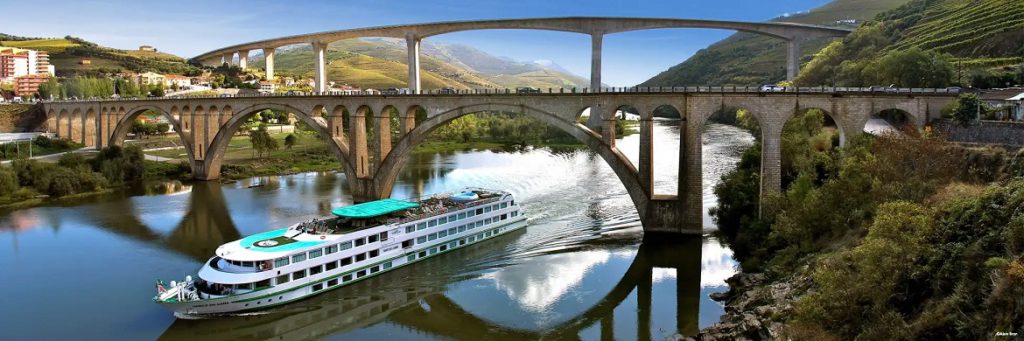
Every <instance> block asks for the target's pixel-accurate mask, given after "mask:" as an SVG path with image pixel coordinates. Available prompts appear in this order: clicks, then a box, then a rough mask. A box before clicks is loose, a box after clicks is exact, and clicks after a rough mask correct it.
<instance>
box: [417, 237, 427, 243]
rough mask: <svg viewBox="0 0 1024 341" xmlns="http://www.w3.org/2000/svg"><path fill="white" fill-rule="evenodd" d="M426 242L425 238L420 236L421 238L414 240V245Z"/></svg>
mask: <svg viewBox="0 0 1024 341" xmlns="http://www.w3.org/2000/svg"><path fill="white" fill-rule="evenodd" d="M426 242H427V236H422V237H419V238H416V243H417V244H423V243H426Z"/></svg>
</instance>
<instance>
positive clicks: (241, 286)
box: [235, 283, 252, 290]
mask: <svg viewBox="0 0 1024 341" xmlns="http://www.w3.org/2000/svg"><path fill="white" fill-rule="evenodd" d="M235 289H238V290H252V283H242V284H237V285H235Z"/></svg>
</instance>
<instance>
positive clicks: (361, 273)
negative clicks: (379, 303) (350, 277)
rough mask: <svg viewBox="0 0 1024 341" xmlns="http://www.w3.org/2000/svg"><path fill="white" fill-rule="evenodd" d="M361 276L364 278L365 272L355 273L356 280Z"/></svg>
mask: <svg viewBox="0 0 1024 341" xmlns="http://www.w3.org/2000/svg"><path fill="white" fill-rule="evenodd" d="M363 276H366V270H359V272H357V273H356V278H359V277H363Z"/></svg>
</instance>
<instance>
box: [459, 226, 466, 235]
mask: <svg viewBox="0 0 1024 341" xmlns="http://www.w3.org/2000/svg"><path fill="white" fill-rule="evenodd" d="M462 232H466V225H462V226H459V233H462Z"/></svg>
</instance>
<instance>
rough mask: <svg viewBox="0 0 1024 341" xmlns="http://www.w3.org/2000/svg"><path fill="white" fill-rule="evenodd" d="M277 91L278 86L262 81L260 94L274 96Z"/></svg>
mask: <svg viewBox="0 0 1024 341" xmlns="http://www.w3.org/2000/svg"><path fill="white" fill-rule="evenodd" d="M276 90H277V84H275V83H274V82H270V81H260V89H259V92H260V93H261V94H272V93H274V91H276Z"/></svg>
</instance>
